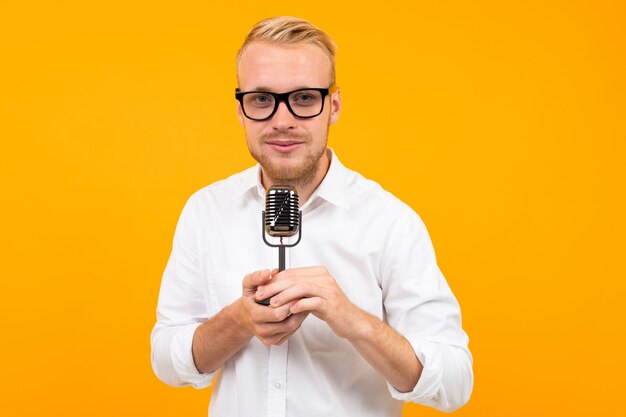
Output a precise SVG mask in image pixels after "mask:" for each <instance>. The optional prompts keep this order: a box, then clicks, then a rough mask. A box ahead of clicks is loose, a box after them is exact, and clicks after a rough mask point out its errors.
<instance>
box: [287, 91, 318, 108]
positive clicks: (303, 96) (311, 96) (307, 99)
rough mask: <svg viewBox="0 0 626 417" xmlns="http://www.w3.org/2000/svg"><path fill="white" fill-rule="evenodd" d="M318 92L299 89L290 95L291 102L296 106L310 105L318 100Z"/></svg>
mask: <svg viewBox="0 0 626 417" xmlns="http://www.w3.org/2000/svg"><path fill="white" fill-rule="evenodd" d="M319 98H320V97H319V94H317V92H316V91H300V92H297V93H294V94H293V95H292V96H291V97H290V100H291V103H292V104H295V105H298V106H310V105H312V104H315V103H317V102H318V101H319Z"/></svg>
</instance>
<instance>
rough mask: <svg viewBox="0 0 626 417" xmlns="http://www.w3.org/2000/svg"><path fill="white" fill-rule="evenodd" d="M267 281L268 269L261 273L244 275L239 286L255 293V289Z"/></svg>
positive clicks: (268, 277) (268, 276)
mask: <svg viewBox="0 0 626 417" xmlns="http://www.w3.org/2000/svg"><path fill="white" fill-rule="evenodd" d="M269 279H270V271H269V270H268V269H264V270H262V271H255V272H252V273H251V274H248V275H246V276H245V277H244V278H243V281H242V283H241V285H242V286H243V288H244V290H249V291H250V290H254V291H256V288H257V287H258V286H259V285H262V284H265V283H266V282H267V281H269Z"/></svg>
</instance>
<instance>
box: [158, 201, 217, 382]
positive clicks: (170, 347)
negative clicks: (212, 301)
mask: <svg viewBox="0 0 626 417" xmlns="http://www.w3.org/2000/svg"><path fill="white" fill-rule="evenodd" d="M194 224H197V220H196V209H195V207H194V201H193V197H192V198H191V199H190V200H189V201H188V202H187V204H186V205H185V207H184V209H183V212H182V214H181V216H180V219H179V221H178V224H177V226H176V232H175V234H174V242H173V246H172V253H171V255H170V258H169V260H168V263H167V266H166V267H165V271H164V273H163V279H162V281H161V291H160V293H159V302H158V306H157V322H156V324H155V326H154V328H153V330H152V334H151V337H150V339H151V348H152V369H153V370H154V373H155V374H156V376H157V377H158V378H159V379H160V380H161V381H163V382H165V383H166V384H168V385H172V386H178V387H179V386H185V385H192V386H194V387H196V388H204V387H207V386H209V385H210V384H211V381H212V378H213V375H214V374H213V373H210V374H201V373H199V372H198V370H197V369H196V366H195V363H194V360H193V353H192V346H193V337H194V333H195V331H196V328H197V327H198V326H199V325H200V324H202V323H203V322H205V321H206V320H207V319H208V318H209V314H208V306H207V304H206V300H205V298H204V295H203V288H204V286H203V278H202V273H201V269H200V266H199V262H198V244H197V239H196V236H195V233H194Z"/></svg>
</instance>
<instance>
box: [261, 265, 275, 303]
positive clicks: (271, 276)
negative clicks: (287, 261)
mask: <svg viewBox="0 0 626 417" xmlns="http://www.w3.org/2000/svg"><path fill="white" fill-rule="evenodd" d="M279 272H280V270H279V269H278V268H275V269H272V271H271V272H270V278H269V280H268V281H270V282H271V280H272V279H273V278H274V276H276V274H278V273H279ZM266 282H267V281H266ZM263 288H264V286H263V285H259V286H258V287H256V291H257V294H256V295H257V298H256V299H257V300H259V301H262V300H264V299H265V298H266V297H263V296H262V294H263Z"/></svg>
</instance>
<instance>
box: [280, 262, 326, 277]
mask: <svg viewBox="0 0 626 417" xmlns="http://www.w3.org/2000/svg"><path fill="white" fill-rule="evenodd" d="M327 274H329V272H328V269H326V267H325V266H322V265H318V266H305V267H301V268H289V269H285V270H284V271H280V272H279V273H278V274H277V275H276V277H275V278H276V279H277V280H283V279H286V278H292V277H312V276H317V275H327Z"/></svg>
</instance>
